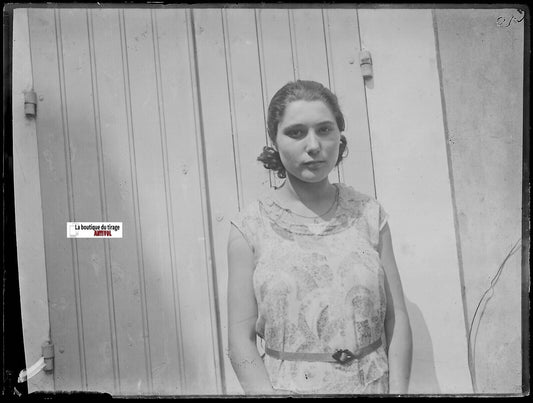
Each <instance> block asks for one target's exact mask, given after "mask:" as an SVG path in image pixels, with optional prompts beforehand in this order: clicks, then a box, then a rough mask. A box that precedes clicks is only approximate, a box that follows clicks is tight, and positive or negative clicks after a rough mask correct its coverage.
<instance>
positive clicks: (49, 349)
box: [41, 340, 54, 372]
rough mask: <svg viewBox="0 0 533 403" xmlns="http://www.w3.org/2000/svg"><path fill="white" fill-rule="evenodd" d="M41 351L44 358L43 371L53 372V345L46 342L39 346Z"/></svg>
mask: <svg viewBox="0 0 533 403" xmlns="http://www.w3.org/2000/svg"><path fill="white" fill-rule="evenodd" d="M41 351H42V354H43V358H44V363H45V367H44V368H43V370H45V371H46V372H51V371H53V370H54V345H53V344H52V342H51V341H49V340H47V341H45V342H44V343H43V344H42V345H41Z"/></svg>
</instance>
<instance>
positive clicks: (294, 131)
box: [285, 127, 307, 138]
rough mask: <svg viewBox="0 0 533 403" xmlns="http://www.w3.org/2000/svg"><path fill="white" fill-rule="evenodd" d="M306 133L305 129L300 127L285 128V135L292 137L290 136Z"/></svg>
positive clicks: (299, 135) (302, 135)
mask: <svg viewBox="0 0 533 403" xmlns="http://www.w3.org/2000/svg"><path fill="white" fill-rule="evenodd" d="M306 133H307V130H305V129H302V128H297V127H295V128H292V129H287V130H285V135H287V136H289V137H292V138H301V137H304V136H305V135H306Z"/></svg>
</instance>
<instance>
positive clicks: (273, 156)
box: [257, 80, 348, 178]
mask: <svg viewBox="0 0 533 403" xmlns="http://www.w3.org/2000/svg"><path fill="white" fill-rule="evenodd" d="M294 101H309V102H311V101H322V102H324V104H325V105H326V106H327V107H328V108H329V109H330V110H331V113H332V114H333V116H334V117H335V121H336V123H337V126H338V128H339V131H341V132H343V131H344V129H345V122H344V116H343V114H342V112H341V109H340V107H339V101H338V100H337V96H336V95H335V94H334V93H333V92H331V91H330V90H329V89H328V88H326V87H324V86H323V85H322V84H320V83H318V82H316V81H308V80H296V81H291V82H289V83H287V84H285V85H284V86H283V87H281V88H280V89H279V90H278V92H276V93H275V94H274V96H273V97H272V100H271V101H270V104H269V105H268V116H267V131H268V136H269V137H270V140H272V143H274V144H276V136H277V132H278V125H279V122H281V120H282V119H283V115H284V113H285V109H287V106H288V105H289V104H290V103H291V102H294ZM347 150H348V148H347V141H346V137H345V136H344V135H343V134H341V143H340V146H339V157H338V159H337V163H336V164H335V166H337V165H338V164H339V163H340V162H341V161H342V159H343V157H346V155H347V154H346V155H345V152H346V153H347ZM257 160H258V161H261V162H262V163H263V166H264V167H265V168H266V169H272V170H273V171H275V172H276V174H277V176H278V177H279V178H285V176H286V171H285V167H284V166H283V163H282V162H281V158H280V156H279V152H278V151H277V150H276V149H275V148H273V147H268V146H265V147H263V152H262V153H261V154H260V155H259V157H257Z"/></svg>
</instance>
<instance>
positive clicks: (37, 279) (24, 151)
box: [12, 8, 54, 393]
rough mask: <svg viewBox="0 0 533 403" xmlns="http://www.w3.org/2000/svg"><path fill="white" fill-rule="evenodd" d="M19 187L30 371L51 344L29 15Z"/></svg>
mask: <svg viewBox="0 0 533 403" xmlns="http://www.w3.org/2000/svg"><path fill="white" fill-rule="evenodd" d="M13 66H14V68H13V72H12V74H13V87H12V90H13V98H12V100H13V101H12V111H13V112H12V116H13V134H14V136H13V182H14V193H15V206H16V209H15V224H16V234H17V239H16V242H17V265H18V274H19V288H20V307H21V314H22V330H23V337H24V353H25V362H26V368H28V367H30V366H31V365H33V363H35V362H36V361H37V360H38V359H39V358H40V357H41V354H42V352H41V344H42V343H43V342H44V341H45V340H48V339H49V338H50V316H49V310H48V300H49V299H48V288H47V281H46V264H45V248H44V233H43V215H42V214H43V211H42V204H41V181H40V175H39V154H38V147H37V135H36V134H37V130H36V124H35V120H34V119H33V118H28V117H27V116H26V115H25V113H24V92H25V91H30V90H32V89H33V75H32V64H31V55H30V37H29V27H28V10H27V9H23V8H18V9H15V10H14V11H13ZM27 386H28V393H32V392H35V391H53V389H54V376H53V374H50V373H46V372H44V371H41V372H40V373H38V374H36V375H35V376H34V377H33V378H30V379H28V381H27Z"/></svg>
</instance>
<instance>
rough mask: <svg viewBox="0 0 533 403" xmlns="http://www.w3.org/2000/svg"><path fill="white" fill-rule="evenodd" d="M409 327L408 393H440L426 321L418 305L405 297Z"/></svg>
mask: <svg viewBox="0 0 533 403" xmlns="http://www.w3.org/2000/svg"><path fill="white" fill-rule="evenodd" d="M405 303H406V305H407V312H408V313H409V320H410V322H411V329H412V332H413V364H412V369H411V381H410V383H409V393H431V394H438V393H440V386H439V382H438V380H437V374H436V372H435V357H434V355H433V342H432V340H431V336H430V334H429V330H428V327H427V325H426V321H425V320H424V316H423V315H422V311H420V309H419V308H418V305H416V304H414V303H412V302H411V301H410V300H409V299H408V298H405Z"/></svg>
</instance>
